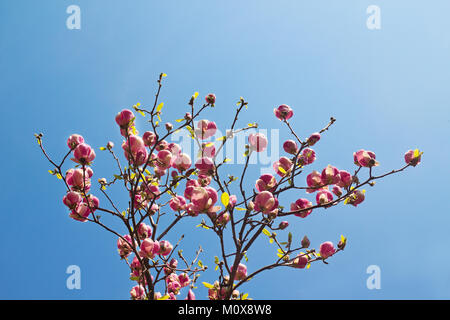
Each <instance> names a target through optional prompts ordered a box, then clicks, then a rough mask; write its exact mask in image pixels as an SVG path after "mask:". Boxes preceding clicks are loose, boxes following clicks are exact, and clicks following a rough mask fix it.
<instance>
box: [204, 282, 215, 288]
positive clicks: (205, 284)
mask: <svg viewBox="0 0 450 320" xmlns="http://www.w3.org/2000/svg"><path fill="white" fill-rule="evenodd" d="M202 284H203V285H204V286H205V287H207V288H208V289H213V288H214V285H212V284H211V283H208V282H202Z"/></svg>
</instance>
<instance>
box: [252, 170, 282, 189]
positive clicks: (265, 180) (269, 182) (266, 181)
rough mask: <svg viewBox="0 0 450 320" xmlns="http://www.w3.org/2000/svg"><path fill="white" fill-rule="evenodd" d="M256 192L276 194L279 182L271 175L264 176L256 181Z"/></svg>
mask: <svg viewBox="0 0 450 320" xmlns="http://www.w3.org/2000/svg"><path fill="white" fill-rule="evenodd" d="M255 187H256V190H258V192H262V191H270V192H274V191H275V190H276V188H277V180H276V179H275V177H274V176H273V175H271V174H268V173H267V174H263V175H261V176H260V177H259V179H258V180H256V185H255Z"/></svg>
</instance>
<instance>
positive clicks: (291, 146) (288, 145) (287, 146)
mask: <svg viewBox="0 0 450 320" xmlns="http://www.w3.org/2000/svg"><path fill="white" fill-rule="evenodd" d="M283 149H284V151H286V152H287V153H289V154H297V152H298V146H297V143H296V142H295V141H294V140H286V141H285V142H284V143H283Z"/></svg>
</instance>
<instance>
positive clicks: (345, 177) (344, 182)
mask: <svg viewBox="0 0 450 320" xmlns="http://www.w3.org/2000/svg"><path fill="white" fill-rule="evenodd" d="M339 176H340V177H341V180H340V181H339V182H338V183H337V185H338V186H339V187H341V188H346V187H348V186H350V185H351V184H352V181H353V177H352V175H351V174H350V173H349V172H347V171H345V170H340V171H339Z"/></svg>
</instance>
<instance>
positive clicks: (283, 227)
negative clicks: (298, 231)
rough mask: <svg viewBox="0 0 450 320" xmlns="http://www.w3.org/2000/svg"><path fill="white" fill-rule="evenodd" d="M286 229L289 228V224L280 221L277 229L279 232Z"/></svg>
mask: <svg viewBox="0 0 450 320" xmlns="http://www.w3.org/2000/svg"><path fill="white" fill-rule="evenodd" d="M287 227H289V222H288V221H281V222H280V224H279V225H278V228H280V229H281V230H284V229H286V228H287Z"/></svg>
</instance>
